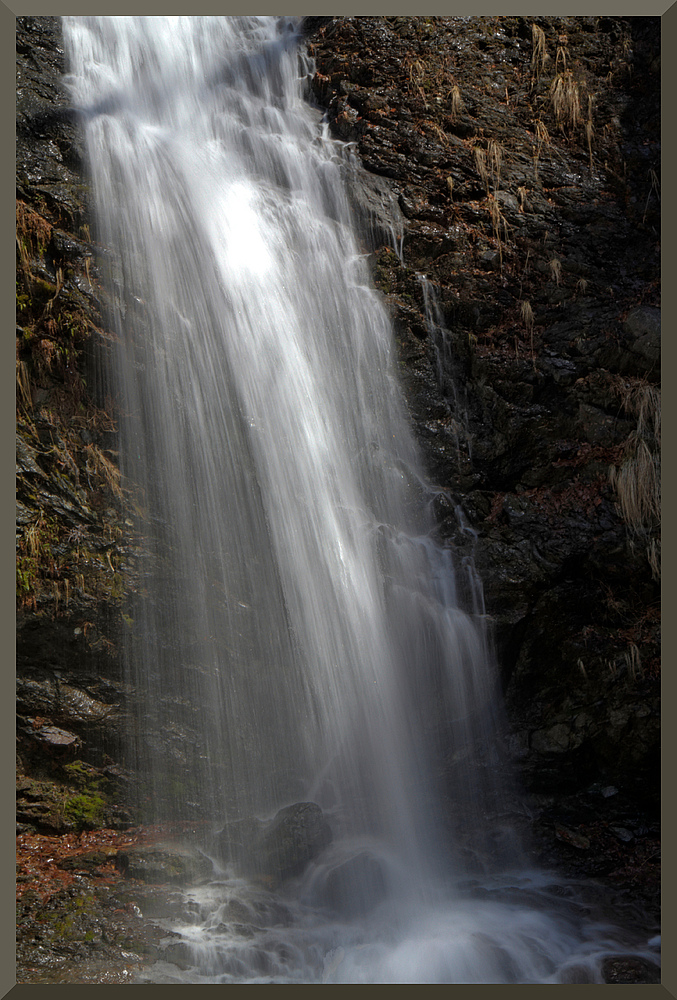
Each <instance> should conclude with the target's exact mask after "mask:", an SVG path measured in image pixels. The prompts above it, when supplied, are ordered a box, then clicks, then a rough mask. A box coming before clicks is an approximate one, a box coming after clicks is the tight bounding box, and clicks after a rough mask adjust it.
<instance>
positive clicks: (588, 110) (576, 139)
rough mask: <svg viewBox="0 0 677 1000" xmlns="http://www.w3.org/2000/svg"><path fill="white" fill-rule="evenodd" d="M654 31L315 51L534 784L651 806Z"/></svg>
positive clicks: (484, 35) (482, 36) (428, 30)
mask: <svg viewBox="0 0 677 1000" xmlns="http://www.w3.org/2000/svg"><path fill="white" fill-rule="evenodd" d="M534 26H535V28H534ZM539 33H542V45H541V47H540V48H539V45H540V43H539V41H538V39H539V37H541V36H540V35H539ZM658 39H659V22H658V20H657V19H643V18H634V19H618V18H614V19H611V18H520V17H501V18H457V17H418V18H412V17H386V18H383V17H347V18H337V19H335V20H334V21H333V22H332V23H331V24H329V25H324V26H321V27H320V28H319V30H318V31H317V32H316V33H315V34H314V35H313V38H312V40H311V50H312V51H313V53H314V56H315V59H316V62H317V70H318V72H317V75H316V77H315V79H314V81H313V90H314V93H315V95H316V98H317V100H318V101H319V102H320V103H321V104H322V105H323V106H324V107H326V108H327V109H328V110H327V115H328V118H329V121H330V124H331V127H332V129H333V131H334V133H335V134H336V135H337V136H338V137H340V138H342V139H344V140H347V141H350V142H352V143H354V144H355V149H356V152H357V155H358V156H359V158H360V159H361V161H362V162H363V164H364V165H365V166H366V168H367V170H368V171H370V172H371V173H372V174H374V175H376V176H378V177H379V178H380V179H381V182H382V183H383V182H384V181H385V182H386V183H387V184H388V185H389V192H390V198H391V199H392V200H393V201H396V203H397V205H398V208H399V216H398V217H395V216H393V220H392V222H393V230H394V231H395V232H396V231H397V225H398V224H400V225H402V226H403V237H404V238H403V241H402V252H401V256H398V254H397V253H396V252H395V251H394V249H393V245H394V244H393V241H392V240H391V241H390V243H389V242H388V240H386V239H383V238H381V239H380V240H379V239H378V234H379V233H380V232H382V231H383V228H384V227H383V224H381V225H378V226H376V227H374V228H373V230H372V232H371V233H370V236H371V238H372V240H374V236H375V234H376V239H375V245H374V246H373V264H374V267H373V270H374V278H375V280H376V283H377V286H378V287H380V288H381V289H382V290H383V291H384V293H385V294H386V296H387V298H388V301H389V302H390V305H391V308H392V313H393V318H394V321H395V326H396V330H397V335H398V347H399V354H400V364H401V370H402V376H403V380H404V383H405V386H406V388H407V392H408V398H409V403H410V408H411V412H412V416H413V418H414V422H415V425H416V429H417V432H418V436H419V440H420V443H421V446H422V448H423V451H424V454H425V457H426V460H427V464H428V469H429V472H430V475H431V478H432V480H433V481H434V482H435V483H436V484H437V485H438V486H439V487H441V492H440V495H439V496H438V497H437V499H436V504H437V507H438V514H439V517H440V522H441V527H440V535H441V536H442V537H443V538H447V539H449V540H450V541H451V542H452V543H453V544H454V545H455V546H456V551H457V552H458V555H459V563H460V562H461V561H462V560H463V559H464V558H467V557H468V556H472V558H473V559H474V563H475V566H476V567H477V570H478V571H479V574H480V576H481V578H482V580H483V583H484V590H485V599H486V610H487V613H488V615H489V620H490V625H491V628H492V630H493V636H494V641H495V645H496V649H497V654H498V659H499V662H500V666H501V671H502V676H503V679H504V686H505V688H506V693H507V699H508V707H509V711H510V716H511V723H512V726H513V730H514V732H515V738H514V740H513V743H512V746H513V747H514V748H516V756H517V757H518V759H519V761H520V766H521V769H522V774H523V777H524V780H525V782H526V785H527V787H528V788H531V789H532V790H534V791H538V792H540V791H542V790H544V789H548V790H549V791H551V792H552V791H557V790H558V789H559V790H560V791H561V792H566V791H570V790H572V789H579V790H581V789H584V788H585V787H587V785H589V784H590V783H591V782H593V781H594V780H598V779H600V778H603V779H604V780H608V781H613V782H614V783H615V784H618V785H619V786H620V787H623V788H624V789H627V790H628V791H629V792H630V794H631V795H637V796H639V797H640V798H643V799H649V800H653V801H654V802H655V797H656V794H657V780H658V770H657V759H658V649H659V646H658V642H659V635H658V627H659V619H658V585H657V582H656V579H655V577H656V576H657V572H656V570H657V566H656V555H657V551H658V548H657V546H658V544H659V539H658V534H657V518H656V513H657V508H656V494H655V490H654V491H653V492H652V490H653V485H652V483H651V482H650V481H649V480H650V479H651V475H652V474H653V472H652V470H653V469H655V467H656V465H657V461H658V458H657V451H658V442H659V423H658V421H659V417H657V418H656V420H654V418H655V416H656V411H657V408H658V407H659V400H660V397H659V393H658V379H659V366H658V357H659V336H660V302H659V290H658V281H659V232H660V228H659V226H660V224H659V210H660V202H659V189H658V179H657V171H658V169H659V166H658V165H659V155H660V145H659V139H660V132H659V79H658V71H659V64H660V61H659V48H658ZM539 51H540V52H541V55H540V56H539ZM558 87H559V88H560V89H561V88H568V90H567V93H569V100H570V102H574V100H575V101H577V102H578V103H577V104H575V109H576V115H577V120H576V121H574V119H573V111H572V108H571V107H570V106H568V105H567V104H566V102H565V103H564V104H563V103H562V102H561V101H560V102H559V103H557V101H556V99H555V98H556V94H557V93H558V91H557V88H558ZM640 108H641V112H640ZM385 200H386V195H385V194H382V196H381V201H382V202H384V201H385ZM649 411H650V412H649ZM640 452H641V455H642V456H643V457H645V458H647V456H648V462H649V463H650V465H651V468H650V469H649V473H650V475H649V476H648V478H647V477H645V478H644V479H643V478H642V476H643V473H638V455H639V453H640ZM610 469H615V470H616V479H615V482H616V487H617V488H616V489H614V485H613V484H612V481H611V480H612V478H613V476H611V477H610ZM635 473H637V475H635ZM633 476H634V478H633ZM624 477H625V480H624V481H625V485H626V487H629V486H630V485H632V487H633V488H636V489H637V490H641V489H646V493H647V496H646V498H645V499H646V510H645V512H644V514H645V516H639V517H635V519H634V521H633V518H632V514H631V512H630V511H629V510H627V509H622V504H623V496H621V493H622V489H621V488H622V486H623V483H621V479H623V478H624ZM640 482H641V485H640ZM619 484H620V486H621V488H618V486H619ZM459 504H460V506H461V507H462V509H463V511H464V512H465V519H461V520H459V517H458V510H457V508H458V505H459ZM626 507H627V504H626ZM628 514H630V516H628ZM624 515H625V516H624ZM468 523H469V525H470V527H471V529H472V530H471V531H469V530H468Z"/></svg>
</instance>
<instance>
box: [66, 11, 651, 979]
mask: <svg viewBox="0 0 677 1000" xmlns="http://www.w3.org/2000/svg"><path fill="white" fill-rule="evenodd" d="M63 23H64V37H65V42H66V49H67V53H68V57H69V60H70V76H69V78H68V81H67V82H68V85H69V86H70V88H71V91H72V93H73V98H74V103H75V104H76V106H77V107H78V108H79V109H80V110H81V112H82V121H83V127H84V130H85V137H86V142H87V150H88V158H89V164H90V170H91V176H92V185H93V192H94V198H95V201H96V216H97V224H98V227H99V237H100V240H101V243H102V244H103V245H104V246H105V247H106V248H107V255H108V260H109V281H110V287H111V296H112V299H113V302H114V317H113V321H114V323H115V324H116V327H117V332H118V339H119V351H118V364H117V370H116V379H117V391H118V393H119V398H120V399H121V400H122V405H121V409H122V414H121V457H122V464H123V469H124V472H125V474H126V476H127V478H128V481H129V482H132V483H134V484H136V488H137V491H138V493H137V496H138V506H139V511H140V530H143V532H144V534H145V542H144V545H145V549H146V551H147V553H148V557H147V560H146V563H145V565H144V568H143V576H142V585H141V586H139V588H138V590H137V593H136V594H135V595H134V598H133V601H132V603H131V605H130V612H131V613H130V615H129V618H130V619H133V625H132V626H131V627H130V630H129V645H128V649H127V654H126V655H127V663H128V669H129V679H130V682H131V683H133V685H134V688H135V692H136V695H135V701H137V702H138V704H139V706H140V708H139V715H138V718H137V720H136V724H135V727H134V732H133V733H132V734H130V740H131V741H132V746H133V753H134V754H135V755H136V766H137V768H138V769H139V770H141V771H142V772H143V773H144V774H146V775H147V780H148V784H147V789H146V795H145V799H144V801H143V803H142V805H143V807H144V808H145V810H146V814H147V817H148V819H149V820H150V821H163V820H172V819H176V818H185V817H187V816H189V817H191V818H194V819H200V820H201V821H204V822H205V823H208V824H211V825H212V828H213V830H214V835H215V836H216V835H217V832H218V831H219V829H220V828H221V827H223V829H224V830H225V831H226V832H227V831H229V830H230V831H233V830H235V831H240V833H239V834H238V833H232V836H231V841H232V843H231V841H228V843H226V847H225V848H224V850H223V851H222V852H221V854H219V853H218V852H212V853H213V855H214V859H215V860H214V865H215V867H214V875H213V877H212V878H211V879H208V880H206V881H205V882H203V883H202V884H200V885H197V886H194V887H192V888H188V889H186V890H185V891H183V892H182V893H179V896H180V900H179V902H178V903H177V906H176V907H175V912H174V915H173V916H172V917H171V918H169V917H167V919H166V920H165V921H164V926H165V927H166V929H167V931H168V932H169V931H171V932H173V933H174V934H175V935H179V937H178V940H179V942H180V948H179V951H180V955H177V953H176V947H178V946H173V947H174V951H171V950H170V951H168V952H167V956H168V957H169V956H170V955H172V954H173V955H174V960H173V961H171V962H170V961H166V962H161V963H157V964H156V965H155V966H152V967H151V968H150V969H149V970H147V971H146V972H144V973H143V974H142V977H141V978H142V981H146V982H147V981H152V982H194V983H219V982H235V983H255V982H270V983H285V982H286V983H359V982H365V983H415V982H420V983H480V982H488V983H532V982H566V981H569V982H600V981H601V978H600V977H601V973H600V963H601V959H602V957H603V956H604V955H605V954H609V953H612V952H614V951H618V949H619V948H620V949H622V950H627V948H628V942H627V941H624V940H623V935H621V934H620V932H613V931H612V930H611V929H610V928H609V927H608V926H607V924H606V922H605V921H603V920H599V921H597V920H595V919H593V918H592V917H591V916H590V914H589V913H588V914H587V915H586V914H585V913H584V910H585V907H584V906H583V904H582V903H577V902H576V899H575V898H574V897H571V898H567V899H566V900H565V902H562V901H561V899H559V897H560V896H561V892H560V893H559V894H558V893H556V892H554V891H553V890H552V885H551V881H548V878H547V877H546V876H545V875H543V874H542V873H537V872H529V871H521V872H520V873H519V874H512V875H511V874H506V872H510V871H515V870H517V866H518V865H519V857H520V854H519V849H518V848H517V847H516V846H515V839H516V838H515V837H514V836H512V835H511V833H510V830H506V829H504V828H502V827H501V825H500V823H499V822H498V821H497V820H492V819H491V818H490V817H492V816H497V815H499V814H500V813H501V811H502V807H501V803H502V801H503V797H504V795H505V792H506V784H509V782H508V780H507V779H506V774H505V769H504V767H503V764H502V762H501V759H500V757H501V755H500V750H499V743H498V734H499V730H500V718H501V712H500V705H499V704H498V702H497V699H496V695H495V689H496V677H495V672H494V669H493V665H492V662H491V659H490V657H489V656H488V654H487V648H486V641H485V637H484V633H483V630H482V627H481V621H480V620H479V619H480V618H481V615H478V614H477V610H478V608H479V607H480V605H481V602H477V601H476V602H475V604H474V605H473V602H472V601H470V602H466V603H468V607H467V608H466V609H465V610H464V609H463V608H461V607H459V600H460V598H459V588H458V587H457V583H456V580H455V578H454V572H453V565H452V556H451V554H450V553H449V552H448V551H444V550H443V549H441V548H439V547H438V546H437V545H436V544H435V542H434V541H433V535H434V523H433V520H432V518H431V515H430V508H431V503H430V500H431V498H432V495H433V494H432V492H431V490H430V489H429V487H428V486H427V485H426V483H425V480H424V477H423V475H422V473H421V469H420V463H419V457H418V453H417V449H416V447H415V445H414V442H413V437H412V433H411V430H410V427H409V421H408V418H407V414H406V409H405V406H404V403H403V400H402V397H401V392H400V389H399V386H398V383H397V378H396V363H395V360H394V358H393V356H392V354H393V349H392V332H391V329H390V324H389V321H388V317H387V315H386V312H385V309H384V307H383V304H382V303H381V301H380V299H379V298H378V296H377V295H376V294H375V293H374V291H373V290H372V289H371V287H370V284H369V276H368V271H367V266H366V263H365V261H364V259H363V255H362V253H361V252H360V248H359V246H358V244H357V241H356V237H355V234H354V232H353V227H352V216H351V210H350V207H349V203H348V198H347V195H346V191H345V188H344V184H343V170H344V167H345V162H346V161H345V152H344V151H343V149H342V147H340V146H338V145H337V144H335V143H332V142H330V141H329V140H328V139H327V138H326V137H325V136H323V134H322V132H321V129H320V128H319V126H318V124H317V121H316V119H315V118H314V117H313V116H312V115H311V113H310V111H309V109H308V107H307V106H306V105H305V103H304V101H303V97H302V87H303V77H304V74H305V75H307V73H308V70H309V64H308V61H307V59H306V57H305V56H304V55H303V53H302V52H301V51H300V49H299V45H298V38H297V37H296V34H295V30H296V27H297V22H296V20H295V19H293V18H288V19H277V18H272V17H178V18H174V17H148V18H146V17H110V18H98V17H66V18H64V22H63ZM466 589H467V588H466ZM304 801H311V802H313V803H315V804H316V807H315V808H317V807H321V809H322V816H323V817H324V819H323V820H322V822H323V823H324V822H325V820H326V822H327V824H328V826H329V827H330V828H331V835H332V836H331V843H328V842H325V841H322V842H321V843H319V844H316V848H317V849H315V850H313V852H311V854H310V855H309V856H308V857H307V858H306V857H305V856H304V858H305V860H304V864H303V865H300V866H298V867H300V868H301V869H302V870H299V871H293V872H291V874H289V873H287V875H286V877H284V878H281V879H278V884H277V886H276V888H275V891H273V889H272V888H270V886H269V883H267V882H266V878H267V873H266V871H262V872H258V873H257V874H256V875H250V876H249V877H245V876H244V874H243V871H244V870H245V869H244V868H243V866H242V864H239V863H238V857H237V851H235V857H234V860H233V859H231V860H230V861H229V858H228V857H226V855H227V854H228V851H230V850H231V848H233V850H235V848H234V847H233V845H234V844H236V842H238V843H239V845H240V849H242V850H244V852H245V854H246V846H247V845H246V843H245V844H244V846H243V844H242V843H240V842H241V841H246V839H247V838H246V836H243V835H242V830H247V829H249V828H250V827H248V826H247V824H252V823H253V824H254V825H255V824H256V823H259V824H261V823H262V822H263V821H264V820H267V819H270V817H273V816H275V815H276V814H278V810H281V809H283V807H286V806H288V805H289V804H292V803H298V802H304ZM445 801H451V802H453V808H452V809H448V808H445V807H444V805H443V803H444V802H445ZM450 812H451V813H453V816H451V817H450V816H449V813H450ZM224 824H225V826H224ZM251 828H252V829H253V828H254V827H251ZM223 836H225V834H223ZM238 837H239V838H240V841H238ZM226 840H227V838H226ZM469 851H470V852H471V853H473V855H474V857H475V858H480V857H483V858H484V865H483V868H484V871H485V873H486V872H488V873H489V874H484V875H482V876H479V875H477V874H476V873H473V874H472V876H471V872H470V870H469V869H468V867H467V865H466V862H465V861H464V858H465V857H466V855H467V854H468V852H469ZM245 868H246V866H245ZM558 899H559V902H558ZM175 940H176V939H175ZM640 950H641V949H640ZM649 950H651V949H649ZM643 953H644V952H642V954H643ZM647 954H648V952H647ZM651 954H652V955H653V952H651Z"/></svg>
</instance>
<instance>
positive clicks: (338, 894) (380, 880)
mask: <svg viewBox="0 0 677 1000" xmlns="http://www.w3.org/2000/svg"><path fill="white" fill-rule="evenodd" d="M385 895H386V885H385V878H384V875H383V869H382V868H381V865H380V864H379V862H378V861H377V859H376V858H374V857H372V856H371V855H369V854H367V853H366V852H365V853H362V854H358V855H356V856H355V857H353V858H349V859H348V860H347V861H343V862H341V863H340V864H338V865H336V866H335V867H333V868H331V869H330V870H329V872H328V873H327V876H326V879H325V882H324V892H323V898H324V900H325V901H326V902H327V903H328V904H329V906H331V907H332V908H333V909H335V910H337V911H338V912H339V913H341V914H342V915H343V916H345V917H349V918H350V917H357V916H360V917H361V916H364V915H365V914H367V913H369V912H370V911H371V910H373V909H374V907H375V906H377V905H378V904H379V903H380V902H381V901H382V900H383V899H384V898H385Z"/></svg>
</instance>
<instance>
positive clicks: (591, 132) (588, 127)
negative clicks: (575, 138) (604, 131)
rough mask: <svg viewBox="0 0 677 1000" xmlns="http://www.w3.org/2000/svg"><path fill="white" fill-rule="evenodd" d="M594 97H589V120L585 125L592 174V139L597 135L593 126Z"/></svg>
mask: <svg viewBox="0 0 677 1000" xmlns="http://www.w3.org/2000/svg"><path fill="white" fill-rule="evenodd" d="M592 104H593V99H592V96H589V97H588V120H587V121H586V123H585V141H586V142H587V144H588V156H589V158H590V173H592V137H593V135H594V134H595V129H594V126H593V124H592Z"/></svg>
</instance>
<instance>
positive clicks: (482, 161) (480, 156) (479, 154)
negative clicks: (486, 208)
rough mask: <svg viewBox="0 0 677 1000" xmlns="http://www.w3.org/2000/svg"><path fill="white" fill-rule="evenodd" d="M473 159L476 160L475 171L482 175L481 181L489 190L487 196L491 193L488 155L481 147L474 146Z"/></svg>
mask: <svg viewBox="0 0 677 1000" xmlns="http://www.w3.org/2000/svg"><path fill="white" fill-rule="evenodd" d="M472 154H473V157H474V159H475V169H476V170H477V173H478V174H479V175H480V180H481V181H482V183H483V184H484V186H485V188H486V189H487V194H488V193H489V171H488V170H487V154H486V153H485V151H484V150H483V149H482V147H481V146H473V151H472Z"/></svg>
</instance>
